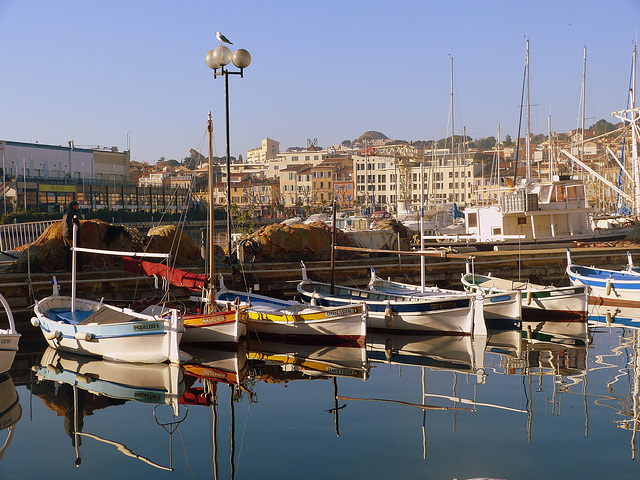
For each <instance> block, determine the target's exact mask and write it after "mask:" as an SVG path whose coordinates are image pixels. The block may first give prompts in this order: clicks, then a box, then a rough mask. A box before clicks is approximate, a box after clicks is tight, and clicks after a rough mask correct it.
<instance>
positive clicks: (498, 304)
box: [369, 268, 522, 329]
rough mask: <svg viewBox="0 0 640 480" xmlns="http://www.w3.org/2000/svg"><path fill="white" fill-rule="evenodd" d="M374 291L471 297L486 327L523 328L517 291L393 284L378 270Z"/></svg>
mask: <svg viewBox="0 0 640 480" xmlns="http://www.w3.org/2000/svg"><path fill="white" fill-rule="evenodd" d="M369 289H370V290H371V291H376V292H382V293H388V294H392V295H407V296H412V297H424V298H432V299H433V298H441V299H446V298H448V297H458V296H460V295H464V294H468V295H470V296H471V298H472V299H473V301H474V303H476V306H475V308H476V309H480V311H481V312H482V316H483V317H484V321H485V323H486V324H487V328H502V329H504V328H513V327H518V328H520V327H521V318H522V308H521V305H520V294H519V292H517V291H515V290H514V289H511V290H500V291H492V292H483V291H479V292H469V293H468V292H462V291H459V290H452V289H448V288H440V287H438V286H431V287H429V286H424V287H423V286H421V285H412V284H408V283H401V282H394V281H392V280H384V279H382V278H380V277H379V276H378V275H377V274H376V271H375V269H373V268H372V269H371V280H370V281H369Z"/></svg>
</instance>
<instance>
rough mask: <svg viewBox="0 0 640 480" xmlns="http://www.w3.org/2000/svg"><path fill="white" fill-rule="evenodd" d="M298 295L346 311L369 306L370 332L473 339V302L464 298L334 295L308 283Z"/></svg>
mask: <svg viewBox="0 0 640 480" xmlns="http://www.w3.org/2000/svg"><path fill="white" fill-rule="evenodd" d="M298 292H299V293H300V295H301V296H302V298H303V300H304V301H305V302H308V303H310V304H311V305H316V304H317V305H320V306H343V307H346V306H354V305H358V304H360V303H366V305H367V308H368V310H369V319H368V327H369V328H370V329H371V330H378V331H380V330H381V331H402V332H405V333H410V332H412V333H427V332H431V333H437V334H441V335H446V334H449V335H470V334H471V333H472V332H473V328H474V308H473V301H472V300H471V298H470V297H469V296H467V295H464V294H462V295H460V296H459V297H450V298H446V299H442V298H438V299H425V298H412V297H403V296H400V295H397V296H396V295H387V294H384V293H380V292H370V291H367V290H360V289H352V288H348V287H335V293H334V294H333V295H332V294H330V293H329V292H330V286H329V285H328V284H324V283H320V282H310V281H308V280H304V281H302V282H300V284H299V285H298Z"/></svg>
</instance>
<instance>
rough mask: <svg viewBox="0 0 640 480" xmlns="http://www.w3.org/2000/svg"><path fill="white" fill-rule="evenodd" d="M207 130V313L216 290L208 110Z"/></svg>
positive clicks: (210, 121) (213, 305)
mask: <svg viewBox="0 0 640 480" xmlns="http://www.w3.org/2000/svg"><path fill="white" fill-rule="evenodd" d="M207 132H208V133H209V222H208V223H209V229H208V248H207V262H209V271H208V274H209V292H208V298H207V305H206V307H205V309H206V311H207V313H211V312H213V311H214V310H215V308H214V307H215V303H216V292H215V288H214V287H215V278H216V277H215V261H214V258H215V255H214V248H213V247H214V243H215V242H214V235H213V234H214V229H213V225H214V217H213V199H214V193H213V120H212V119H211V112H209V119H208V121H207Z"/></svg>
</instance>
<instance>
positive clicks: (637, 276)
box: [567, 248, 640, 308]
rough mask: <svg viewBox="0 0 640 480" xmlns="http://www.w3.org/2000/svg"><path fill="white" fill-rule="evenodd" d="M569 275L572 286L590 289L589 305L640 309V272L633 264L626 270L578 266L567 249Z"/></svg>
mask: <svg viewBox="0 0 640 480" xmlns="http://www.w3.org/2000/svg"><path fill="white" fill-rule="evenodd" d="M627 255H628V256H629V257H630V255H629V254H627ZM567 275H568V277H569V279H570V280H571V283H572V285H586V286H587V287H589V304H592V305H607V306H613V307H634V308H637V307H640V272H638V270H637V269H636V267H634V266H633V263H630V265H628V266H627V268H626V269H625V270H608V269H604V268H595V267H586V266H583V265H576V264H575V263H573V262H572V260H571V251H570V250H569V249H568V248H567Z"/></svg>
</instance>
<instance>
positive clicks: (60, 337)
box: [32, 295, 182, 363]
mask: <svg viewBox="0 0 640 480" xmlns="http://www.w3.org/2000/svg"><path fill="white" fill-rule="evenodd" d="M105 308H106V309H108V310H109V311H108V312H107V313H111V314H114V315H115V316H116V317H119V318H122V320H123V321H115V322H112V323H107V322H104V321H101V320H98V319H97V318H96V320H98V321H96V322H91V321H89V322H88V323H84V324H83V323H82V322H78V323H66V321H63V320H60V318H64V315H65V314H67V315H68V316H73V315H72V314H71V313H70V311H71V297H66V296H60V295H52V296H50V297H47V298H44V299H42V300H40V301H39V302H37V303H36V306H35V308H34V312H35V314H36V317H35V318H34V319H32V323H33V324H34V325H36V326H39V327H40V329H41V330H42V333H43V335H44V337H45V340H46V341H47V343H48V344H49V346H50V347H52V348H54V349H58V350H62V351H66V352H72V353H77V354H82V355H92V356H98V357H101V358H103V359H105V360H114V361H118V362H137V363H162V362H165V361H177V360H176V359H175V358H176V356H177V355H176V352H177V344H178V343H179V341H180V338H181V336H182V329H181V326H180V325H177V326H171V324H170V319H168V318H166V314H165V318H162V317H160V316H150V315H143V314H138V313H135V312H133V311H131V310H126V309H120V308H117V307H112V306H108V305H103V304H101V303H98V302H94V301H91V300H82V299H76V312H75V316H76V318H77V319H80V318H84V319H87V318H88V317H90V316H91V314H96V313H98V312H99V311H104V310H101V309H105ZM127 318H128V320H127V321H124V319H127ZM71 321H72V319H71ZM83 321H84V320H83ZM178 323H180V322H178Z"/></svg>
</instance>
